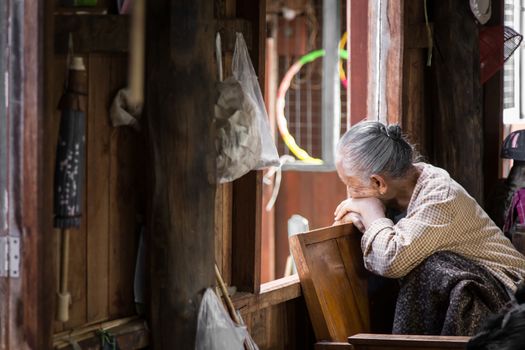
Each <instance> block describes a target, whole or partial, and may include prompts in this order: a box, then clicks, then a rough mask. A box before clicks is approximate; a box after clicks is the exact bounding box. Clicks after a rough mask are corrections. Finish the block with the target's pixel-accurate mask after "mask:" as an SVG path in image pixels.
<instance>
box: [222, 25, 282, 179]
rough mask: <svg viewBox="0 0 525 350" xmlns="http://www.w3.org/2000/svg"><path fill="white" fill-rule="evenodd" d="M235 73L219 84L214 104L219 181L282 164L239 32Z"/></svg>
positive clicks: (235, 54) (234, 54) (234, 55)
mask: <svg viewBox="0 0 525 350" xmlns="http://www.w3.org/2000/svg"><path fill="white" fill-rule="evenodd" d="M232 71H233V76H232V77H230V78H228V79H226V80H225V81H224V82H221V83H219V99H218V101H217V104H216V105H215V130H216V140H215V146H216V151H217V180H218V182H220V183H223V182H229V181H233V180H235V179H237V178H239V177H241V176H242V175H244V174H246V173H247V172H248V171H250V170H252V169H262V168H265V167H269V166H277V165H279V155H278V154H277V149H276V148H275V144H274V142H273V139H272V137H271V134H270V127H269V125H268V115H267V113H266V107H265V105H264V100H263V98H262V94H261V89H260V87H259V82H258V80H257V75H256V74H255V69H254V68H253V65H252V62H251V60H250V56H249V54H248V49H247V47H246V43H245V42H244V38H243V36H242V34H241V33H237V38H236V41H235V51H234V53H233V63H232Z"/></svg>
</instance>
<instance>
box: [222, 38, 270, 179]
mask: <svg viewBox="0 0 525 350" xmlns="http://www.w3.org/2000/svg"><path fill="white" fill-rule="evenodd" d="M232 71H233V76H234V77H235V79H237V80H238V81H239V82H240V83H241V85H242V87H243V90H244V91H245V92H246V94H247V95H248V96H249V97H250V98H251V99H252V101H254V102H255V105H256V108H257V120H258V123H259V137H260V139H261V144H262V149H261V155H260V158H259V159H258V162H257V165H256V169H261V168H265V167H270V166H278V165H279V154H278V153H277V148H275V143H274V141H273V138H272V135H271V134H270V125H269V124H268V113H267V112H266V106H265V105H264V100H263V97H262V93H261V88H260V86H259V80H258V79H257V74H255V69H254V68H253V65H252V61H251V60H250V54H249V53H248V48H247V47H246V42H245V41H244V38H243V36H242V34H241V33H237V37H236V41H235V52H234V53H233V63H232Z"/></svg>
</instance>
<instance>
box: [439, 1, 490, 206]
mask: <svg viewBox="0 0 525 350" xmlns="http://www.w3.org/2000/svg"><path fill="white" fill-rule="evenodd" d="M431 12H432V13H433V22H434V40H435V44H436V50H434V53H435V54H434V55H433V57H434V58H433V60H432V78H433V91H432V105H433V106H434V108H433V112H434V113H433V124H432V128H433V131H434V132H433V142H434V144H435V145H436V148H435V149H434V159H433V160H434V163H435V164H436V165H438V166H440V167H442V168H444V169H446V170H447V171H448V172H449V173H450V175H451V176H452V177H453V178H454V179H455V180H456V181H458V182H459V183H460V184H461V185H462V186H463V187H465V189H466V190H467V191H468V192H469V193H470V195H472V196H473V197H474V198H475V199H476V200H477V201H478V202H482V200H483V179H484V174H483V144H484V140H483V116H482V113H481V84H480V78H479V77H480V64H479V43H478V27H477V24H476V22H475V19H474V17H472V15H471V13H470V8H469V6H468V3H466V2H463V1H454V0H443V1H439V2H433V3H432V5H431Z"/></svg>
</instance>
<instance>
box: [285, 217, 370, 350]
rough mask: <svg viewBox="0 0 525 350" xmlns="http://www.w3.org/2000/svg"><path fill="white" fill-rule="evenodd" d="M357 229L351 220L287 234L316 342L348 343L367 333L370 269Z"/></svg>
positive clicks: (368, 328) (368, 329) (368, 324)
mask: <svg viewBox="0 0 525 350" xmlns="http://www.w3.org/2000/svg"><path fill="white" fill-rule="evenodd" d="M360 241H361V234H360V233H359V232H358V231H357V229H356V228H355V227H354V226H353V225H352V224H347V225H340V226H332V227H326V228H322V229H318V230H314V231H310V232H306V233H300V234H297V235H294V236H291V237H290V249H291V252H292V256H293V258H294V261H295V264H296V267H297V272H298V274H299V279H300V280H301V287H302V289H303V294H304V297H305V300H306V305H307V307H308V312H309V314H310V319H311V321H312V325H313V328H314V332H315V336H316V338H317V340H318V341H320V340H330V341H340V342H346V341H347V339H348V336H350V335H354V334H357V333H369V332H370V314H369V303H368V292H367V278H368V275H369V273H368V271H367V270H366V269H365V268H364V265H363V254H362V252H361V242H360Z"/></svg>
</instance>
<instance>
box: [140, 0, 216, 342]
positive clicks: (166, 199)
mask: <svg viewBox="0 0 525 350" xmlns="http://www.w3.org/2000/svg"><path fill="white" fill-rule="evenodd" d="M146 13H147V18H146V23H147V30H146V33H147V41H146V42H147V45H148V46H147V50H146V51H147V67H146V68H147V69H146V71H147V77H146V82H147V83H146V90H147V99H146V101H147V103H146V105H147V108H146V115H147V116H148V130H149V146H150V149H151V154H152V156H153V169H151V171H152V172H153V177H154V188H153V193H152V198H151V213H150V215H149V218H150V223H149V227H150V230H149V232H150V233H151V237H150V247H151V251H150V257H151V258H150V275H151V301H150V310H151V311H150V312H151V314H150V318H151V329H152V339H153V347H154V348H155V349H194V347H195V334H196V327H197V314H198V310H199V306H200V302H201V299H202V293H203V292H204V289H205V288H206V287H209V286H212V285H214V281H215V274H214V239H213V232H214V197H215V186H214V185H213V184H212V183H211V182H210V181H209V179H214V177H215V157H214V156H213V153H212V139H211V137H210V136H211V122H212V117H213V106H214V102H215V101H214V96H215V93H214V80H213V77H214V76H215V72H214V71H213V42H214V31H213V30H212V28H213V6H210V3H209V1H206V0H191V1H189V0H186V1H170V0H159V1H147V11H146Z"/></svg>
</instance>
